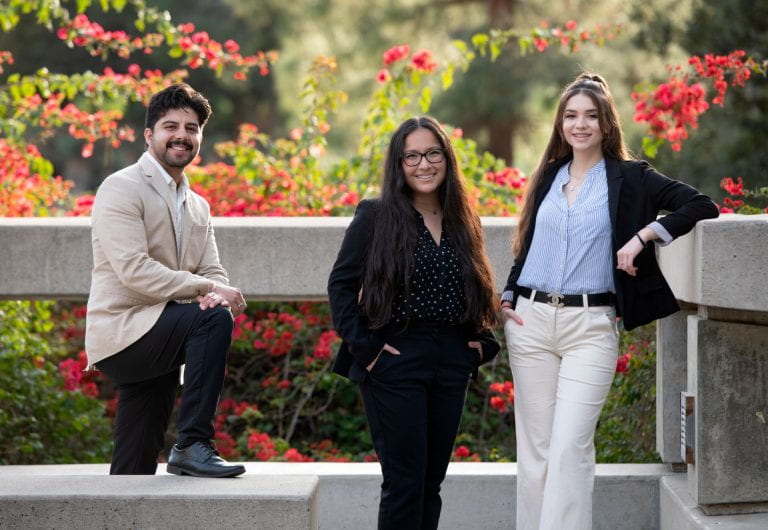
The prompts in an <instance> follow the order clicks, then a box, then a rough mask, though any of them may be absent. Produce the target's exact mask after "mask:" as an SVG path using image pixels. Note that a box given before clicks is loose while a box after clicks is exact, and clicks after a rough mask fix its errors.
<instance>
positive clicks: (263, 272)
mask: <svg viewBox="0 0 768 530" xmlns="http://www.w3.org/2000/svg"><path fill="white" fill-rule="evenodd" d="M350 220H351V218H350V217H216V218H214V220H213V225H214V229H215V230H216V241H217V244H218V247H219V252H220V254H221V262H222V264H223V265H224V267H226V269H227V271H228V272H229V277H230V281H231V283H232V285H236V286H237V287H239V288H241V289H242V290H243V292H244V293H245V295H246V297H247V298H249V299H250V300H324V299H326V297H327V293H326V284H327V281H328V274H329V272H330V270H331V266H332V265H333V262H334V261H335V259H336V253H337V252H338V251H339V247H340V246H341V240H342V238H343V237H344V231H345V230H346V228H347V226H348V225H349V222H350ZM90 222H91V220H90V218H88V217H81V218H78V217H55V218H54V217H39V218H38V217H33V218H21V217H20V218H0V241H2V242H3V246H4V249H6V250H5V251H4V252H0V270H2V271H3V274H2V275H0V299H11V300H14V299H16V300H22V299H34V298H48V299H81V300H84V299H86V298H87V297H88V290H89V288H90V282H91V268H92V267H93V255H92V252H91V227H90ZM483 226H484V228H485V234H486V245H487V247H488V254H489V257H490V259H491V264H492V266H493V268H494V270H495V271H496V286H497V288H498V289H499V290H501V289H502V288H503V287H504V284H505V283H506V279H507V274H508V273H509V268H510V267H511V265H512V257H511V256H512V252H511V250H510V249H511V247H510V244H511V237H512V233H513V229H514V227H516V226H517V221H516V220H514V219H510V218H497V217H487V218H483Z"/></svg>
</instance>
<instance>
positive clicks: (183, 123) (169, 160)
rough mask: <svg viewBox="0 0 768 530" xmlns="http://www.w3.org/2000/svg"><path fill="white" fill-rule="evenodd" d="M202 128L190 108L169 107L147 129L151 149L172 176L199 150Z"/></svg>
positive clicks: (179, 172) (147, 139)
mask: <svg viewBox="0 0 768 530" xmlns="http://www.w3.org/2000/svg"><path fill="white" fill-rule="evenodd" d="M202 139H203V129H202V127H201V126H200V123H199V120H198V117H197V114H196V113H195V111H193V110H192V109H190V108H187V107H185V108H181V109H170V110H169V111H168V112H166V113H165V114H164V115H163V116H162V117H161V118H160V119H159V120H157V123H155V126H154V127H153V128H152V129H144V140H145V141H146V143H147V146H148V150H149V152H150V153H151V154H152V156H154V157H155V160H157V161H158V162H160V165H162V166H163V167H164V168H165V170H166V171H167V172H168V174H169V175H171V176H172V177H178V176H180V175H181V172H182V171H183V170H184V168H185V167H186V166H188V165H189V163H190V162H192V160H194V159H195V157H196V156H197V153H198V152H199V151H200V142H201V141H202Z"/></svg>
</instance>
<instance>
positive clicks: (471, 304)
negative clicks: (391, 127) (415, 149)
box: [361, 116, 497, 330]
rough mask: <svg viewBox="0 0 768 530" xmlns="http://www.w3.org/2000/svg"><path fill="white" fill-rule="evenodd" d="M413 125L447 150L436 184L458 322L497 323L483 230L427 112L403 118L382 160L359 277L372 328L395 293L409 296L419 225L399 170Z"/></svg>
mask: <svg viewBox="0 0 768 530" xmlns="http://www.w3.org/2000/svg"><path fill="white" fill-rule="evenodd" d="M416 129H427V130H429V131H431V132H432V133H433V134H434V135H435V137H436V138H437V139H438V140H439V142H440V147H442V148H443V150H444V153H445V161H446V170H445V180H443V183H442V184H441V185H440V187H439V188H438V197H439V201H440V206H441V209H442V211H443V223H444V224H445V229H446V231H448V233H450V234H451V238H452V240H453V242H454V246H455V249H456V254H457V256H458V258H459V262H460V263H461V271H462V278H463V285H462V289H463V294H464V302H465V311H464V315H463V318H462V322H467V323H470V324H471V325H473V326H474V327H475V328H476V329H478V330H479V329H481V328H487V327H490V326H492V325H494V324H495V323H496V318H497V317H496V303H495V300H494V285H493V273H492V272H491V266H490V264H489V263H488V258H487V257H486V255H485V244H484V238H483V228H482V226H481V225H480V218H479V217H478V216H477V214H476V213H475V212H474V211H472V208H471V206H470V204H469V200H468V199H467V192H466V188H465V185H464V177H463V176H462V174H461V170H460V169H459V167H458V164H457V162H456V154H455V153H454V150H453V146H452V145H451V141H450V139H449V138H448V135H447V134H446V132H445V130H444V129H443V127H442V126H441V125H440V123H439V122H438V121H437V120H435V119H434V118H432V117H430V116H421V117H416V118H410V119H408V120H406V121H404V122H403V123H402V124H400V126H399V127H398V128H397V130H396V131H395V132H394V134H393V135H392V139H391V140H390V142H389V149H388V151H387V156H386V160H385V163H384V178H383V181H382V186H381V188H382V189H381V204H380V205H379V207H378V209H377V212H376V224H375V228H374V233H373V234H372V241H371V246H370V249H369V251H368V256H367V259H366V266H365V273H364V275H363V288H362V300H361V302H362V307H363V312H364V313H365V315H366V317H367V318H368V325H369V326H370V327H371V328H373V329H377V328H381V327H383V326H385V325H386V324H387V323H388V322H389V320H390V318H391V316H392V315H391V313H392V304H393V302H394V300H395V296H397V293H398V292H400V291H404V292H405V294H406V297H407V296H408V294H409V283H410V278H411V274H412V273H413V270H414V266H415V263H414V261H415V260H414V251H415V250H416V243H417V241H418V224H417V220H416V216H415V215H414V214H413V208H412V206H411V198H412V191H411V188H410V187H409V186H408V184H407V182H406V179H405V172H404V171H403V162H402V159H403V151H404V149H405V140H406V138H407V137H408V135H410V134H411V133H412V132H414V131H415V130H416Z"/></svg>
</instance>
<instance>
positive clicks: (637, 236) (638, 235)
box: [635, 232, 647, 246]
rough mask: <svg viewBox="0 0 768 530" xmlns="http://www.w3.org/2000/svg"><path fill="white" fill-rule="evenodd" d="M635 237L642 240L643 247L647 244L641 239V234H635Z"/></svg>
mask: <svg viewBox="0 0 768 530" xmlns="http://www.w3.org/2000/svg"><path fill="white" fill-rule="evenodd" d="M635 237H636V238H637V239H639V240H640V243H642V244H643V246H645V245H646V244H647V243H646V242H645V241H643V238H642V237H640V232H635Z"/></svg>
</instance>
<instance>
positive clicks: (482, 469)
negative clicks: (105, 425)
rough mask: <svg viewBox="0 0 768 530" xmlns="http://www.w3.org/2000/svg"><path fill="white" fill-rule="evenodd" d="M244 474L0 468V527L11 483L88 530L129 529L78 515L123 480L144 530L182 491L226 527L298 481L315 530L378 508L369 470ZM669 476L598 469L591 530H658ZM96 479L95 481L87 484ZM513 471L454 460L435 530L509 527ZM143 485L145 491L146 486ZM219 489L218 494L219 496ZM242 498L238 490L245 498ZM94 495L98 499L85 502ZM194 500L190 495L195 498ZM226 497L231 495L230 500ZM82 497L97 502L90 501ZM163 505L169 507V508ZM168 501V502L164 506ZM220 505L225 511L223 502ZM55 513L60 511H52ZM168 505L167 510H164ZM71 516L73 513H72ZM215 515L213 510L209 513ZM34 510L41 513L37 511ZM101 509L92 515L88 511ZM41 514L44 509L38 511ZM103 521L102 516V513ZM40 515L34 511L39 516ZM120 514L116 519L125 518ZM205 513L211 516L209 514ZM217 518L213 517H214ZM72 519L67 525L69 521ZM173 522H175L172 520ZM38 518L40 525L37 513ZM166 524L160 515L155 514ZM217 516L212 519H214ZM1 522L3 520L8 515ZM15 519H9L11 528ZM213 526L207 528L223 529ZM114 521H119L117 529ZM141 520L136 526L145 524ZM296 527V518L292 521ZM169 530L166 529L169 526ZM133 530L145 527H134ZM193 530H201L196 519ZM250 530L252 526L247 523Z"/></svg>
mask: <svg viewBox="0 0 768 530" xmlns="http://www.w3.org/2000/svg"><path fill="white" fill-rule="evenodd" d="M245 465H246V468H247V473H246V474H245V475H244V476H243V477H241V478H239V479H234V480H218V479H217V480H216V481H215V482H212V481H213V479H194V478H191V477H174V476H168V475H164V469H165V467H164V466H162V465H161V466H160V469H161V470H160V475H159V476H156V477H108V476H106V475H107V473H108V471H109V468H108V466H107V465H105V464H92V465H61V466H0V484H4V486H2V487H0V510H1V512H2V514H0V527H5V525H6V522H5V520H4V518H5V517H6V515H5V514H6V508H5V506H6V503H7V498H8V495H9V494H10V493H11V492H13V491H14V490H16V489H17V488H16V487H15V484H16V483H17V481H18V480H19V478H23V479H24V480H25V481H31V482H34V484H37V487H38V488H39V490H38V493H40V494H42V493H44V492H50V491H52V490H55V491H56V492H58V495H59V496H60V497H61V498H62V499H66V501H67V502H68V503H69V505H68V507H67V509H68V510H73V511H71V512H70V511H67V512H66V513H64V512H63V511H62V509H61V508H57V511H53V512H52V515H51V516H50V517H53V518H52V519H45V521H48V520H50V521H54V518H55V522H58V524H59V526H60V524H61V521H66V520H72V521H77V524H78V525H79V528H82V527H83V524H84V521H85V519H84V515H85V514H86V513H88V517H89V518H90V517H92V519H88V520H89V521H90V520H93V521H94V523H93V525H90V524H88V525H87V526H99V527H114V526H130V525H129V524H117V523H116V522H113V521H115V519H114V518H113V517H112V516H110V518H109V519H103V518H102V517H103V516H102V515H100V512H97V513H94V514H91V513H90V511H89V512H86V511H84V507H85V506H86V505H94V506H95V507H99V506H100V505H103V504H104V505H106V502H102V500H103V498H105V497H107V494H104V491H112V492H114V493H113V494H112V498H114V499H115V501H114V502H117V500H119V499H123V501H122V502H123V504H124V505H125V504H128V503H127V501H125V500H124V499H125V497H126V495H128V496H130V495H131V491H132V490H131V488H130V487H124V484H128V482H127V481H124V479H137V480H140V481H142V482H141V484H143V485H142V486H141V488H143V489H144V491H145V496H144V497H140V496H134V497H133V499H140V500H141V502H138V503H137V502H133V503H131V504H132V505H133V506H134V507H135V510H136V512H134V513H135V515H134V516H135V517H137V518H142V517H148V516H149V514H151V515H152V516H154V517H155V520H153V521H152V522H151V524H149V525H148V526H150V527H161V526H166V527H170V528H172V527H175V526H181V525H173V524H171V522H170V519H165V518H164V519H157V516H158V514H159V513H162V512H167V513H168V516H167V517H168V518H170V517H172V516H173V515H176V514H180V513H181V512H183V511H184V510H186V509H187V508H186V507H185V504H184V495H180V489H181V488H185V487H186V488H188V492H189V493H194V494H195V495H197V496H198V497H199V498H202V499H204V502H205V503H206V506H212V505H214V504H217V505H221V506H227V508H221V510H222V511H224V510H227V511H231V510H234V511H235V512H236V513H237V515H236V517H234V518H231V520H232V521H234V523H235V524H239V522H240V521H245V520H246V518H251V520H252V521H257V520H258V519H256V518H255V517H256V516H254V515H247V516H246V515H240V513H242V514H246V510H248V509H249V504H250V503H251V502H252V501H251V499H252V498H253V496H255V495H257V494H258V493H259V492H261V494H262V495H266V492H270V494H272V493H273V492H274V490H275V488H279V487H280V484H281V483H286V484H292V483H291V482H290V480H291V479H292V478H293V479H300V480H305V479H306V477H307V476H308V475H314V476H316V477H317V478H318V479H319V487H318V490H317V495H316V501H315V502H316V503H317V511H316V513H317V516H318V522H319V528H321V529H327V530H359V529H361V528H375V527H376V515H377V511H378V504H379V488H380V486H381V472H380V468H379V465H378V464H376V463H330V462H318V463H284V462H247V463H245ZM667 474H669V471H668V467H667V466H665V465H662V464H598V466H597V471H596V477H595V497H594V525H593V528H595V529H599V530H603V529H604V530H636V529H639V528H642V529H654V528H658V527H659V478H660V477H662V476H665V475H667ZM94 475H101V477H94ZM516 475H517V465H516V464H513V463H465V462H454V463H451V464H450V465H449V467H448V476H447V478H446V480H445V482H444V483H443V493H442V497H443V511H442V515H441V518H440V520H441V523H440V529H441V530H454V529H455V530H459V529H468V528H482V529H483V530H495V529H499V530H501V529H509V528H511V527H513V526H514V521H515V507H516V504H515V485H516ZM150 485H151V486H150ZM222 488H226V490H224V489H222ZM246 489H247V491H243V490H246ZM94 492H96V493H99V494H101V497H99V496H98V495H96V496H94V495H93V494H94ZM195 492H196V493H195ZM236 494H239V496H237V495H236ZM150 497H151V498H152V499H167V501H168V502H166V503H165V504H163V506H164V507H163V508H162V510H159V509H155V508H156V507H157V504H152V503H151V502H149V498H150ZM90 499H99V502H91V501H90ZM171 502H172V503H171ZM169 503H171V504H169ZM228 503H229V504H228ZM60 506H64V504H60ZM168 506H172V507H173V508H172V509H169V508H168ZM75 508H76V512H75ZM216 509H217V510H218V509H219V508H216ZM41 510H42V508H41ZM98 510H101V508H98ZM48 511H51V510H48ZM104 512H105V513H111V512H108V510H106V509H104ZM42 513H43V512H42V511H41V512H40V513H38V517H41V516H42V515H41V514H42ZM127 513H128V512H126V514H127ZM211 513H212V514H213V513H214V508H211ZM219 513H220V512H219ZM70 515H71V516H72V517H73V518H72V519H69V516H70ZM182 515H183V514H182ZM46 517H49V516H48V515H46ZM163 517H166V516H163ZM217 517H219V515H217ZM9 519H11V518H10V517H9ZM19 520H21V519H20V518H19V516H18V515H15V516H13V518H12V521H19ZM229 520H230V519H219V521H218V524H216V525H213V526H212V527H222V526H223V525H226V526H231V525H229V524H228V522H227V523H226V524H225V523H224V522H223V521H229ZM125 521H126V520H125V519H121V520H120V522H121V523H123V522H125ZM141 521H144V522H146V521H147V519H146V518H142V519H141ZM24 524H25V525H27V526H30V525H31V526H35V527H43V526H46V524H47V523H46V524H44V523H43V519H35V520H31V519H29V518H27V519H26V520H25V523H24ZM301 524H302V525H304V524H305V523H304V520H302V521H301ZM169 525H170V526H169ZM137 526H147V525H145V524H138V523H137ZM196 526H197V527H203V526H204V525H203V524H202V523H201V522H200V521H199V520H197V519H196ZM253 527H256V528H260V526H257V525H255V524H254V525H253ZM261 527H263V528H281V529H282V528H290V529H292V528H306V526H292V525H276V526H271V527H267V526H261Z"/></svg>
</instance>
